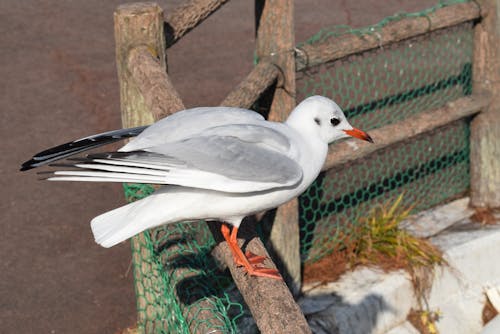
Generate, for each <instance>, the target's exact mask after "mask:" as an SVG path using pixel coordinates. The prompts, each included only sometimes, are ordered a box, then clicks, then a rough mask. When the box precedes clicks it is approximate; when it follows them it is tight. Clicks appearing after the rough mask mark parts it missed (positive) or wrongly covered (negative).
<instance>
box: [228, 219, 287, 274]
mask: <svg viewBox="0 0 500 334" xmlns="http://www.w3.org/2000/svg"><path fill="white" fill-rule="evenodd" d="M221 232H222V235H223V236H224V239H226V242H227V244H228V246H229V249H230V250H231V252H232V253H233V256H234V262H235V263H236V264H237V265H239V266H242V267H244V268H245V270H246V271H247V272H248V274H249V275H251V276H260V277H268V278H274V279H279V280H283V278H282V277H281V275H280V273H279V271H278V270H276V269H268V268H262V267H257V266H256V265H257V264H260V263H262V262H263V261H264V260H265V258H266V257H265V256H259V255H255V254H253V253H251V252H247V253H246V254H247V255H246V256H245V254H243V252H242V251H241V248H240V246H239V245H238V239H237V237H236V235H237V234H238V228H237V227H233V230H232V231H231V232H229V227H228V226H227V225H226V224H222V226H221Z"/></svg>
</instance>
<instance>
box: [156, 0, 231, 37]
mask: <svg viewBox="0 0 500 334" xmlns="http://www.w3.org/2000/svg"><path fill="white" fill-rule="evenodd" d="M227 1H228V0H190V1H186V2H185V3H183V4H182V5H180V6H179V7H178V8H176V9H175V10H174V11H172V12H171V13H169V14H168V16H167V19H166V20H165V37H166V42H167V47H170V46H172V45H173V44H174V43H175V42H177V41H178V40H179V39H180V38H181V37H182V36H184V35H185V34H187V33H188V32H189V31H190V30H191V29H193V28H194V27H196V26H197V25H198V24H200V23H201V22H203V20H205V19H206V18H207V17H209V16H210V14H212V13H213V12H215V11H216V10H217V9H218V8H219V7H220V6H222V5H223V4H225V3H226V2H227Z"/></svg>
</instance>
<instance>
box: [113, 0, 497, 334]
mask: <svg viewBox="0 0 500 334" xmlns="http://www.w3.org/2000/svg"><path fill="white" fill-rule="evenodd" d="M226 1H227V0H191V1H188V2H187V3H186V4H184V5H182V6H181V7H180V8H178V9H176V10H174V11H172V12H171V13H168V15H165V18H164V14H163V12H162V10H161V8H160V7H159V6H157V5H156V4H152V3H134V4H126V5H122V6H120V7H119V8H118V9H117V10H116V12H115V38H116V60H117V68H118V76H119V82H120V93H121V94H120V95H121V109H122V120H123V126H124V127H134V126H139V125H146V124H150V123H152V122H153V121H155V120H158V119H160V118H162V117H165V116H167V115H169V114H171V113H174V112H176V111H178V110H182V109H184V105H183V103H182V99H181V97H180V96H179V94H178V93H177V92H176V90H175V87H174V86H173V85H172V83H171V81H170V79H169V76H168V73H167V54H166V50H167V48H168V47H170V46H172V45H173V44H175V42H176V41H178V40H179V39H180V38H182V36H184V35H185V34H186V33H188V32H189V31H190V30H191V29H193V28H195V27H196V26H197V25H198V24H200V23H201V22H202V21H203V20H204V19H205V18H207V17H208V16H209V15H210V14H212V13H213V12H214V11H216V10H217V9H218V8H219V7H220V6H222V5H223V4H224V3H225V2H226ZM499 2H500V0H478V1H474V2H469V3H463V4H456V5H450V6H447V7H443V8H440V9H437V10H436V11H435V12H433V13H430V14H429V15H427V16H426V17H407V18H403V19H401V20H399V21H395V22H390V23H388V24H387V25H385V26H384V27H383V28H382V30H381V31H379V33H378V34H377V35H361V36H360V35H343V36H339V37H336V38H330V39H328V40H326V41H325V42H321V43H315V44H313V45H307V46H304V47H301V48H300V49H299V48H296V47H295V45H296V44H295V40H294V20H293V1H291V0H266V1H264V0H257V1H256V9H257V10H256V15H257V20H256V22H258V23H257V40H256V53H257V57H258V59H259V63H258V64H257V65H256V66H255V67H254V68H253V70H252V71H251V72H250V73H249V74H248V76H247V77H246V78H245V79H244V80H243V81H242V82H241V83H240V84H239V85H238V86H237V87H236V88H235V89H234V90H233V91H232V92H231V93H230V94H229V95H228V96H227V97H226V98H225V99H224V100H223V101H221V105H224V106H238V107H246V108H248V107H250V106H251V105H252V104H253V103H254V102H255V101H257V100H258V99H259V98H260V97H261V96H262V94H263V92H265V91H266V90H267V89H268V88H269V87H270V86H272V85H275V87H276V88H275V90H274V94H273V98H272V102H271V107H270V113H269V119H271V120H284V119H285V118H286V116H287V114H288V113H289V112H290V111H291V110H292V109H293V107H294V106H295V103H296V101H295V73H296V71H297V70H302V69H304V68H305V67H308V66H313V65H317V64H322V63H325V62H330V61H333V60H336V59H341V58H343V57H346V56H348V55H352V54H356V53H360V52H364V51H367V50H371V49H376V48H380V47H383V46H384V45H389V44H391V43H394V42H398V41H401V40H405V39H409V38H412V37H415V36H418V35H422V34H428V33H431V32H432V31H435V30H438V29H442V28H445V27H451V26H454V25H458V24H460V23H463V22H468V21H474V22H476V23H477V24H476V25H475V51H474V63H473V94H472V95H469V96H466V97H463V98H460V99H458V100H456V101H454V102H451V103H448V104H447V105H446V106H444V107H441V108H439V109H435V110H429V111H426V112H422V113H419V114H417V115H415V116H411V117H410V118H407V119H405V120H403V121H401V122H398V123H395V124H391V125H387V126H384V127H382V128H378V129H375V130H374V131H372V132H371V135H372V137H373V139H374V141H375V144H374V145H369V144H366V145H365V144H363V143H360V144H359V145H358V146H357V149H356V150H354V149H353V148H352V147H351V146H349V145H348V144H347V143H341V144H339V145H336V146H335V152H333V151H332V150H331V151H330V152H329V154H328V158H327V161H326V164H325V166H324V169H325V170H326V169H329V168H332V167H334V166H338V165H339V164H343V163H346V162H347V161H350V160H354V159H358V158H361V157H363V156H366V155H368V154H371V153H373V152H375V151H377V150H380V149H382V148H385V147H388V146H390V145H393V144H395V143H397V142H400V141H402V140H407V139H408V138H411V137H414V136H417V135H419V134H422V133H425V132H428V131H431V130H433V129H436V128H438V127H441V126H444V125H446V124H448V123H450V122H453V121H455V120H458V119H461V118H464V117H469V116H472V115H475V114H478V113H479V114H478V115H476V116H475V117H474V119H473V121H472V123H471V203H472V204H473V205H475V206H490V207H500V191H499V189H500V159H499V158H498V157H500V145H499V144H498V141H499V138H500V101H499V100H500V80H499V79H500V62H499V61H498V60H499V59H500V49H499V48H500V30H499V28H498V27H500V22H499V17H498V9H499V8H500V5H499ZM277 21H278V22H277ZM247 237H248V236H247ZM140 238H141V237H136V238H134V240H133V243H134V244H135V247H137V248H139V249H140V244H141V240H140ZM270 238H271V244H272V249H273V251H274V252H275V253H276V255H277V256H278V257H279V258H280V261H281V262H282V269H283V270H284V271H285V272H286V273H287V277H288V278H287V283H288V284H289V286H290V288H291V290H292V291H294V292H297V291H298V290H299V288H300V282H301V279H300V272H301V263H300V255H299V227H298V204H297V200H293V201H291V202H290V203H287V204H285V205H283V206H282V207H280V208H279V209H278V211H277V214H276V217H275V221H274V224H273V227H272V231H271V235H270ZM247 249H248V250H250V251H252V252H254V253H258V254H267V252H266V250H265V247H264V245H263V244H262V242H261V241H260V240H259V238H257V237H255V235H251V241H250V242H249V243H248V246H247ZM141 252H143V254H142V255H143V256H149V255H151V254H148V252H149V251H148V250H145V249H141ZM213 254H214V256H215V257H216V258H219V259H222V261H223V262H224V263H225V265H226V266H227V267H229V269H230V271H231V274H232V276H233V278H234V280H235V282H236V284H237V286H238V288H239V289H240V291H241V293H242V295H243V297H244V299H245V300H246V302H247V304H248V306H249V308H250V310H251V312H252V314H253V316H254V318H255V320H256V322H257V324H258V326H259V328H260V330H261V332H262V333H308V332H310V330H309V329H308V327H307V323H306V321H305V318H304V316H303V315H302V313H301V311H300V309H299V308H298V306H297V305H296V304H295V303H294V301H293V296H292V294H291V293H290V291H289V290H288V288H287V286H286V285H285V284H283V283H281V282H278V281H275V280H265V281H264V280H259V283H258V284H257V280H255V279H252V278H248V277H247V276H246V275H244V274H243V273H242V271H241V270H240V269H239V268H236V267H235V265H234V263H233V261H232V256H231V255H230V253H229V250H228V248H227V247H226V245H225V243H223V242H222V243H220V244H219V245H218V246H217V247H216V248H215V249H214V252H213ZM149 270H158V269H155V268H153V267H151V268H149ZM277 301H279V302H277ZM270 309H272V310H273V312H269V310H270ZM146 311H147V310H146ZM147 312H148V311H147ZM151 312H152V311H151ZM276 315H279V316H276ZM141 321H145V319H139V322H141ZM198 330H200V332H203V331H204V330H206V328H205V329H203V328H198Z"/></svg>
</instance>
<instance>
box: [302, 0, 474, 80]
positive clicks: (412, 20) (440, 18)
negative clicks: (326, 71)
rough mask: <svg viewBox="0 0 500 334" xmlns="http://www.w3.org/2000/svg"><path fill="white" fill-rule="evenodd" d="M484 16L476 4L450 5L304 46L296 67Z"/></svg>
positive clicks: (321, 61)
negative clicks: (374, 29)
mask: <svg viewBox="0 0 500 334" xmlns="http://www.w3.org/2000/svg"><path fill="white" fill-rule="evenodd" d="M482 14H483V15H484V13H481V10H480V8H479V6H478V5H477V4H476V3H475V2H474V1H472V2H468V3H462V4H456V5H450V6H446V7H443V8H440V9H437V10H436V11H434V12H432V13H429V14H428V15H425V16H418V17H412V16H409V17H406V18H403V19H401V20H397V21H393V22H389V23H387V24H386V25H385V26H383V27H382V28H380V29H379V30H377V31H374V32H370V33H366V34H345V35H340V36H338V37H332V38H328V39H326V40H325V41H322V42H318V43H313V44H307V45H304V46H302V47H300V48H299V49H298V52H297V54H296V57H295V67H296V69H297V71H300V70H303V69H305V68H307V67H311V66H315V65H319V64H323V63H326V62H329V61H333V60H336V59H340V58H343V57H346V56H348V55H351V54H356V53H360V52H363V51H367V50H371V49H375V48H380V47H382V46H384V45H387V44H390V43H395V42H399V41H401V40H404V39H408V38H412V37H416V36H419V35H422V34H425V33H428V32H431V31H434V30H438V29H442V28H446V27H451V26H454V25H457V24H460V23H464V22H468V21H472V20H476V19H479V18H480V17H481V15H482Z"/></svg>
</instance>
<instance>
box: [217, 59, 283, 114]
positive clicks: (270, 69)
mask: <svg viewBox="0 0 500 334" xmlns="http://www.w3.org/2000/svg"><path fill="white" fill-rule="evenodd" d="M278 74H279V70H278V68H277V67H276V66H275V65H273V64H271V63H269V62H267V61H261V62H260V63H258V64H257V65H256V66H255V67H254V68H253V69H252V71H251V72H250V73H249V74H248V75H247V77H246V78H245V79H244V80H243V81H242V82H240V84H239V85H238V86H236V88H235V89H234V90H233V91H232V92H231V93H229V94H228V96H227V97H226V98H225V99H224V101H222V102H221V105H222V106H227V107H240V108H250V107H251V106H252V104H254V102H255V101H257V99H258V98H259V97H260V95H261V94H262V93H263V92H264V91H265V90H266V89H267V88H268V87H269V86H271V85H272V84H273V82H275V81H276V79H277V78H278Z"/></svg>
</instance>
